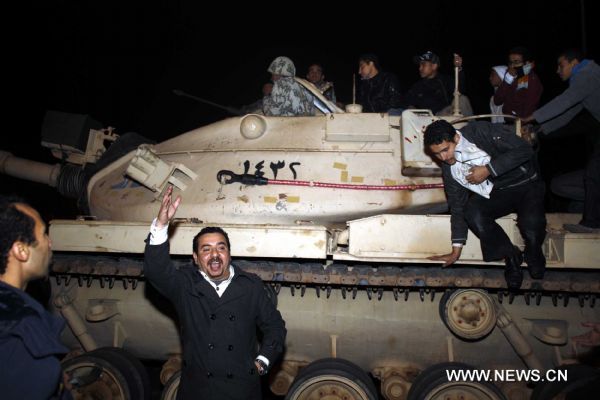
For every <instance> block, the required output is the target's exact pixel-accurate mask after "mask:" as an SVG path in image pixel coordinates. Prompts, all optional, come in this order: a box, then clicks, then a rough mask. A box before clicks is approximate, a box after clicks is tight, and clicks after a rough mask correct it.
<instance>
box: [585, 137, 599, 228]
mask: <svg viewBox="0 0 600 400" xmlns="http://www.w3.org/2000/svg"><path fill="white" fill-rule="evenodd" d="M583 184H584V187H585V200H584V205H583V219H582V220H581V224H582V225H585V226H587V227H590V228H600V131H599V132H598V138H597V140H596V145H595V146H594V152H593V153H592V156H591V157H590V159H589V160H588V163H587V165H586V167H585V175H584V182H583Z"/></svg>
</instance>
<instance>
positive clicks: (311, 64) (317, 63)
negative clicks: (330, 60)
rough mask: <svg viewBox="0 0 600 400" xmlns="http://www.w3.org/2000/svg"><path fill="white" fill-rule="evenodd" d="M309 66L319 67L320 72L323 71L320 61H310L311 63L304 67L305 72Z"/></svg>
mask: <svg viewBox="0 0 600 400" xmlns="http://www.w3.org/2000/svg"><path fill="white" fill-rule="evenodd" d="M310 67H319V69H320V70H321V73H323V65H322V64H321V63H320V62H312V63H310V64H308V68H307V69H306V72H308V70H309V69H310Z"/></svg>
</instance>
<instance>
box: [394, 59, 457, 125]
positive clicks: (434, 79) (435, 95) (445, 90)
mask: <svg viewBox="0 0 600 400" xmlns="http://www.w3.org/2000/svg"><path fill="white" fill-rule="evenodd" d="M413 60H414V62H415V64H417V65H418V66H419V75H420V76H421V80H419V81H417V82H416V83H415V84H414V85H412V87H411V88H410V89H409V90H408V92H407V93H406V98H405V99H406V105H407V108H417V109H428V110H431V111H432V112H433V113H434V114H438V113H439V112H440V111H442V109H444V108H445V107H448V106H449V105H450V104H451V103H452V99H453V94H454V77H453V76H452V77H450V76H448V75H445V74H442V73H440V72H439V68H440V58H439V57H438V55H437V54H435V53H434V52H432V51H426V52H425V53H423V54H421V55H419V56H415V57H414V59H413ZM454 66H456V67H458V69H459V79H458V81H459V91H460V92H461V93H464V92H465V74H464V72H463V70H462V57H461V56H459V55H458V54H454Z"/></svg>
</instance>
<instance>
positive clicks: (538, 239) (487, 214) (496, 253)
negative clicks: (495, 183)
mask: <svg viewBox="0 0 600 400" xmlns="http://www.w3.org/2000/svg"><path fill="white" fill-rule="evenodd" d="M544 187H545V185H544V182H542V181H541V180H538V181H534V182H530V183H526V184H523V185H520V186H517V187H513V188H507V189H503V190H497V189H494V190H492V192H491V193H490V198H489V199H486V198H484V197H482V196H479V195H477V194H474V195H472V196H471V198H470V199H469V202H468V203H467V206H466V211H465V219H466V220H467V224H468V225H469V229H471V230H472V231H473V232H474V233H475V235H477V237H478V238H479V240H480V241H481V252H482V253H483V259H484V261H494V260H501V259H504V258H506V257H509V256H510V255H511V254H513V252H514V249H513V244H512V243H511V241H510V239H509V238H508V236H507V235H506V233H505V232H504V231H503V230H502V228H501V227H500V225H498V224H497V223H496V219H497V218H500V217H503V216H505V215H507V214H510V213H511V212H516V213H517V226H518V227H519V230H520V231H521V235H522V236H523V239H524V240H525V261H526V262H527V265H529V266H531V265H533V266H534V267H536V268H544V267H545V265H546V259H545V257H544V254H543V253H542V244H543V243H544V238H545V237H546V214H545V213H544Z"/></svg>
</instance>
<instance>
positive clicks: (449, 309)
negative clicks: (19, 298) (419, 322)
mask: <svg viewBox="0 0 600 400" xmlns="http://www.w3.org/2000/svg"><path fill="white" fill-rule="evenodd" d="M440 317H441V318H442V321H444V325H446V326H447V327H448V329H450V331H451V332H452V333H454V334H455V335H456V336H458V337H459V338H461V339H464V340H473V341H474V340H479V339H482V338H484V337H485V336H487V335H488V334H489V333H490V332H491V331H492V330H493V329H494V327H495V326H496V308H495V307H494V301H493V300H492V298H491V297H490V296H489V295H488V294H487V293H486V292H485V291H483V290H479V289H459V290H455V291H452V292H446V293H445V294H444V296H442V298H441V300H440Z"/></svg>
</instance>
